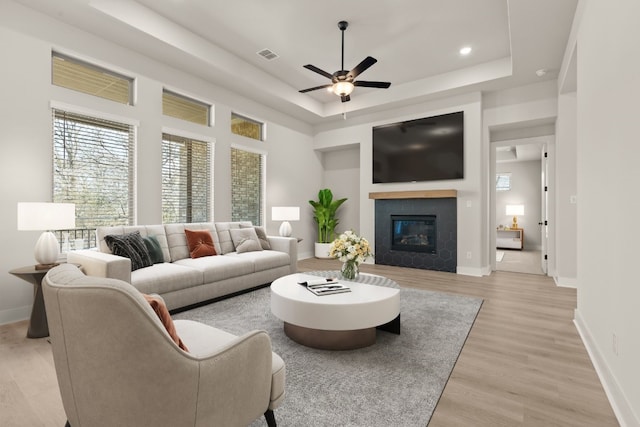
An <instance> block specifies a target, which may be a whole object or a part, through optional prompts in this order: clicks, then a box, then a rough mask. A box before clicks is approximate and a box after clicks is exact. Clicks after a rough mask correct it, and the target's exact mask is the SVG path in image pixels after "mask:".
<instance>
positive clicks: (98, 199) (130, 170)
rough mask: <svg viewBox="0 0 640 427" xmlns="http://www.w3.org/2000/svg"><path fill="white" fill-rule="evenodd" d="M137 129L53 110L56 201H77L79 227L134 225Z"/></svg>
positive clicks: (54, 199)
mask: <svg viewBox="0 0 640 427" xmlns="http://www.w3.org/2000/svg"><path fill="white" fill-rule="evenodd" d="M134 135H135V128H134V127H133V126H131V125H128V124H123V123H117V122H113V121H109V120H102V119H98V118H95V117H88V116H84V115H80V114H75V113H70V112H65V111H61V110H57V109H54V110H53V201H54V202H66V203H75V204H76V227H77V228H94V227H96V226H100V225H129V224H133V223H134V219H135V208H134V186H135V182H134V181H135V180H134V176H135V171H134V161H135V153H134V149H135V148H134V147H135V144H134V141H135V136H134Z"/></svg>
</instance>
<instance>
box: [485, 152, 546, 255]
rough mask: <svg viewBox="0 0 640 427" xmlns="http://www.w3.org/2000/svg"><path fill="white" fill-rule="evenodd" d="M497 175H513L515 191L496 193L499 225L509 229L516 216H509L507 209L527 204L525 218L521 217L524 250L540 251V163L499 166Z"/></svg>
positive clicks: (512, 184)
mask: <svg viewBox="0 0 640 427" xmlns="http://www.w3.org/2000/svg"><path fill="white" fill-rule="evenodd" d="M496 173H511V190H509V191H496V224H498V226H499V225H500V224H502V225H504V226H505V227H509V226H510V225H511V223H512V222H513V217H512V216H508V215H506V206H507V205H524V215H521V216H518V226H519V228H522V229H523V230H524V248H525V249H529V250H534V249H538V250H540V249H541V247H542V238H541V235H540V226H539V225H538V222H539V221H540V211H541V209H542V208H541V200H540V198H541V195H540V174H541V166H540V160H529V161H521V162H506V163H498V164H497V165H496Z"/></svg>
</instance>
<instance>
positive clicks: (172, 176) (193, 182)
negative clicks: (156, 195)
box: [162, 133, 212, 224]
mask: <svg viewBox="0 0 640 427" xmlns="http://www.w3.org/2000/svg"><path fill="white" fill-rule="evenodd" d="M211 164H212V160H211V144H210V143H208V142H204V141H197V140H194V139H190V138H184V137H180V136H175V135H170V134H167V133H163V134H162V222H163V223H165V224H171V223H179V222H180V223H182V222H207V221H210V218H211V203H212V201H211V175H212V171H211Z"/></svg>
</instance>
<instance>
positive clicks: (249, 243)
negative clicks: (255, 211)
mask: <svg viewBox="0 0 640 427" xmlns="http://www.w3.org/2000/svg"><path fill="white" fill-rule="evenodd" d="M229 232H230V233H231V240H233V245H234V246H235V247H236V252H238V253H239V254H241V253H243V252H253V251H261V250H262V246H261V245H260V240H258V235H257V234H256V231H255V230H254V229H253V228H234V229H231V230H229Z"/></svg>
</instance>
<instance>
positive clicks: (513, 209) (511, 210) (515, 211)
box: [506, 205, 524, 216]
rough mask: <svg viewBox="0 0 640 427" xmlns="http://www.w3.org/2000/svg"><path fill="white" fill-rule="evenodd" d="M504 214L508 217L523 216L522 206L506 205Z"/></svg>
mask: <svg viewBox="0 0 640 427" xmlns="http://www.w3.org/2000/svg"><path fill="white" fill-rule="evenodd" d="M506 214H507V215H509V216H511V215H513V216H516V215H524V205H507V209H506Z"/></svg>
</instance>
